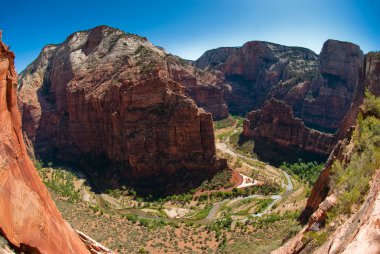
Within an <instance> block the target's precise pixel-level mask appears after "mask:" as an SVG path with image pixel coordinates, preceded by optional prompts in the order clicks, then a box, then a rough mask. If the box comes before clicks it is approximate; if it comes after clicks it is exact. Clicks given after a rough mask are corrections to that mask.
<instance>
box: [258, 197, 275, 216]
mask: <svg viewBox="0 0 380 254" xmlns="http://www.w3.org/2000/svg"><path fill="white" fill-rule="evenodd" d="M272 202H273V199H271V198H263V199H258V200H257V209H256V211H255V213H256V214H258V213H262V212H264V210H265V209H266V208H267V207H268V206H269V205H270V203H272Z"/></svg>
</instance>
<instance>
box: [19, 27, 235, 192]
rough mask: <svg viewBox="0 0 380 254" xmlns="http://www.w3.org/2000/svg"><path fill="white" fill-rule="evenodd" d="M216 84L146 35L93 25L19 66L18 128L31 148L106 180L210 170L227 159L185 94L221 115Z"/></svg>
mask: <svg viewBox="0 0 380 254" xmlns="http://www.w3.org/2000/svg"><path fill="white" fill-rule="evenodd" d="M222 84H223V77H222V76H221V75H220V73H219V74H218V73H217V72H215V73H211V72H205V71H201V70H198V69H195V68H194V67H192V66H190V65H188V64H187V65H186V63H184V62H183V61H182V60H181V59H179V58H177V57H174V56H172V55H168V54H166V53H165V52H164V51H163V50H162V49H160V48H157V47H155V46H153V45H152V44H151V43H150V42H148V41H147V40H146V39H145V38H142V37H139V36H136V35H131V34H126V33H124V32H122V31H120V30H117V29H113V28H109V27H105V26H101V27H96V28H94V29H91V30H88V31H82V32H77V33H74V34H72V35H71V36H69V37H68V38H67V39H66V41H65V42H64V43H62V44H59V45H49V46H46V47H45V48H44V49H43V51H42V52H41V54H40V56H39V57H38V59H37V60H36V61H34V62H33V63H32V64H31V65H29V66H28V67H27V68H26V70H25V71H23V72H22V74H21V80H20V84H19V97H20V101H21V103H20V108H21V110H22V116H23V118H22V119H23V124H24V131H25V133H26V136H27V137H28V139H29V140H30V142H31V144H33V146H34V150H35V152H36V155H39V156H43V157H49V156H50V157H53V158H58V159H60V160H63V161H66V162H76V163H81V165H82V166H83V165H86V166H85V168H84V169H85V170H86V168H87V170H86V171H87V172H88V173H89V175H91V176H93V177H94V178H97V179H102V180H104V181H107V184H110V185H117V184H119V183H122V182H124V181H125V180H131V181H134V180H136V179H139V178H150V179H152V180H157V178H159V176H161V177H163V176H168V175H170V176H173V175H178V174H179V175H187V174H191V175H193V176H198V177H207V176H210V175H212V174H214V173H215V172H216V171H218V170H219V169H221V168H222V167H224V166H225V165H226V163H225V161H224V160H221V159H218V158H217V157H216V156H215V143H214V133H213V123H212V115H211V113H208V112H205V111H204V110H203V109H202V108H198V107H197V105H196V104H195V103H194V101H193V100H192V99H190V98H189V97H188V95H189V94H190V95H192V96H193V98H194V99H195V101H198V104H199V105H202V106H204V108H205V109H208V110H209V111H212V112H213V113H215V114H216V115H218V116H219V117H221V116H224V115H226V114H228V111H227V108H226V107H225V105H224V104H223V99H222V97H221V88H220V87H219V85H220V86H221V85H222ZM218 94H219V95H220V96H219V95H218ZM223 105H224V106H223ZM82 162H83V163H82ZM89 164H90V167H89ZM91 165H92V166H91ZM94 168H97V170H94ZM102 169H106V170H103V171H102ZM195 178H196V177H195ZM195 178H194V177H192V178H191V179H190V181H193V180H194V179H195ZM167 179H169V180H172V181H173V182H174V180H173V179H172V178H171V177H169V178H167ZM140 182H142V181H140ZM145 182H147V183H148V182H149V181H145ZM150 187H151V186H150ZM168 187H170V186H168Z"/></svg>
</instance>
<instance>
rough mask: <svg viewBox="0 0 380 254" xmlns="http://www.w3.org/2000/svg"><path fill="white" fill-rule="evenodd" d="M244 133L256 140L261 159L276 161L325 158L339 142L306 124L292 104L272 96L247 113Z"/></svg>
mask: <svg viewBox="0 0 380 254" xmlns="http://www.w3.org/2000/svg"><path fill="white" fill-rule="evenodd" d="M242 134H243V135H244V136H245V137H252V138H253V139H254V140H255V146H256V148H255V153H256V154H257V155H258V156H259V157H260V158H261V159H263V160H265V161H271V162H272V163H277V164H281V163H282V162H283V161H297V160H298V158H299V157H303V158H310V159H318V160H323V158H325V157H327V156H328V155H329V153H330V151H331V150H332V149H333V148H334V146H335V144H336V141H337V140H336V138H335V136H334V135H332V134H328V133H323V132H320V131H317V130H314V129H311V128H308V127H306V126H305V124H304V122H303V121H302V120H301V119H299V118H294V116H293V113H292V109H291V107H290V106H289V105H287V104H286V103H285V102H283V101H278V100H276V99H273V98H272V99H271V100H269V101H267V102H266V104H265V105H264V106H263V107H262V108H261V109H258V110H255V111H252V112H249V113H248V114H247V115H246V117H245V119H244V125H243V133H242ZM263 148H265V149H263ZM318 155H319V157H318Z"/></svg>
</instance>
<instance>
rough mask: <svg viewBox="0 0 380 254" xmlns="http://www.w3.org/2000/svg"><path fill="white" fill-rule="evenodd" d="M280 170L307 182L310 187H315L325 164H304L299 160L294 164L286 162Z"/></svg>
mask: <svg viewBox="0 0 380 254" xmlns="http://www.w3.org/2000/svg"><path fill="white" fill-rule="evenodd" d="M280 168H281V169H283V170H285V171H286V172H288V173H290V174H294V175H297V176H299V177H300V178H301V179H302V180H304V181H306V182H307V183H308V184H309V186H313V185H314V183H315V182H316V181H317V179H318V176H319V174H320V172H321V170H322V168H323V164H318V163H317V162H315V161H313V162H304V161H302V160H301V159H299V160H298V162H296V163H292V164H290V163H287V162H284V163H282V165H281V166H280Z"/></svg>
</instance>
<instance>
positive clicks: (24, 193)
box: [0, 34, 89, 254]
mask: <svg viewBox="0 0 380 254" xmlns="http://www.w3.org/2000/svg"><path fill="white" fill-rule="evenodd" d="M0 39H1V34H0ZM0 82H1V83H0V84H1V86H0V129H1V132H0V233H1V235H3V236H4V237H5V238H6V239H7V240H8V241H9V242H10V243H11V244H12V245H13V246H14V247H15V248H17V249H19V250H20V251H24V252H26V253H73V254H74V253H75V254H77V253H89V252H88V250H87V249H86V247H85V246H84V245H83V244H82V242H81V240H80V239H79V237H78V236H77V235H76V233H75V232H74V230H73V229H72V228H71V227H70V225H69V224H68V223H67V222H65V221H64V220H63V219H62V217H61V215H60V213H59V211H58V209H57V208H56V206H55V204H54V203H53V200H52V199H51V198H50V196H49V193H48V191H47V189H46V188H45V185H44V184H43V183H42V181H41V179H40V178H39V176H38V173H37V171H36V169H35V168H34V166H33V164H32V162H31V160H30V159H29V157H28V155H27V152H26V148H25V145H24V142H23V137H22V131H21V117H20V113H19V110H18V107H17V99H16V98H17V96H16V87H17V74H16V72H15V69H14V54H13V53H12V52H10V51H9V50H8V48H7V46H5V45H4V44H3V43H2V42H1V40H0Z"/></svg>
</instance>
